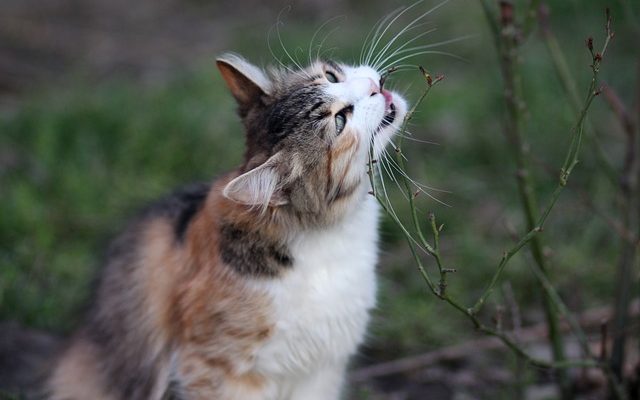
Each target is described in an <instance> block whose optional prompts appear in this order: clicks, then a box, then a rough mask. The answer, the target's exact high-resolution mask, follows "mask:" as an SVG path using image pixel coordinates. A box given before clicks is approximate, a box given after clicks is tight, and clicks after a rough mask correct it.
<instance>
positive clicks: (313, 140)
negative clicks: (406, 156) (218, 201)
mask: <svg viewBox="0 0 640 400" xmlns="http://www.w3.org/2000/svg"><path fill="white" fill-rule="evenodd" d="M217 64H218V68H219V69H220V71H221V73H222V76H223V78H224V80H225V82H226V83H227V85H228V87H229V89H230V91H231V93H232V94H233V96H234V97H235V99H236V101H237V103H238V110H239V114H240V117H241V118H242V121H243V124H244V126H245V129H246V135H247V139H246V142H247V150H246V155H245V163H244V165H243V166H242V168H241V171H240V175H239V176H237V177H236V178H234V179H233V180H232V181H230V182H229V183H228V184H227V185H226V187H225V188H224V191H223V194H224V196H226V197H227V198H229V199H231V200H233V201H235V202H237V203H241V204H246V205H249V206H255V207H257V208H261V209H263V210H264V209H267V208H271V209H275V210H277V211H282V212H285V213H291V214H294V215H297V216H298V217H299V218H310V219H312V220H322V219H325V220H326V219H327V218H329V219H330V218H332V217H336V216H338V215H339V214H340V213H341V212H343V211H344V210H345V209H347V208H348V206H349V205H353V204H355V203H357V201H359V200H362V198H364V196H366V193H367V192H368V191H369V190H371V189H370V183H369V178H368V176H367V169H368V162H369V155H370V149H371V148H373V153H374V154H373V157H374V158H376V157H378V156H379V155H380V152H381V151H382V150H383V149H384V147H385V145H386V144H387V143H388V142H389V140H390V138H391V136H392V135H393V134H394V132H396V131H397V130H398V129H399V128H400V126H401V124H402V122H403V119H404V117H405V115H406V111H407V105H406V102H405V100H404V99H403V98H402V97H400V96H399V95H398V94H397V93H393V92H389V91H387V90H386V89H381V88H380V74H379V72H378V71H375V70H374V69H373V68H371V67H368V66H366V65H363V66H348V65H343V64H338V63H336V62H333V61H316V62H314V63H312V64H311V65H309V66H308V67H306V68H295V69H294V68H291V69H290V68H288V67H286V68H285V67H282V68H278V69H271V70H268V71H263V70H262V69H260V68H258V67H256V66H254V65H252V64H250V63H248V62H247V61H246V60H244V59H243V58H241V57H239V56H237V55H233V54H225V55H223V56H221V57H220V58H218V60H217Z"/></svg>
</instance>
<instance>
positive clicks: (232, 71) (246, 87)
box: [216, 53, 271, 108]
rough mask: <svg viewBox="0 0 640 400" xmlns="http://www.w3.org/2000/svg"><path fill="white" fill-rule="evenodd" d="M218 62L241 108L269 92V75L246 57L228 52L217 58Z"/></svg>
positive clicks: (246, 106)
mask: <svg viewBox="0 0 640 400" xmlns="http://www.w3.org/2000/svg"><path fill="white" fill-rule="evenodd" d="M216 64H217V65H218V69H219V70H220V73H221V74H222V77H223V78H224V81H225V82H226V83H227V86H228V87H229V90H230V91H231V94H233V97H235V98H236V101H237V102H238V105H240V107H241V108H248V107H249V106H250V105H251V103H253V102H255V101H256V100H258V99H260V98H261V97H262V96H264V95H268V94H269V92H270V89H271V82H270V80H269V78H268V77H267V75H266V74H265V73H264V72H263V71H262V70H261V69H260V68H258V67H256V66H255V65H253V64H251V63H249V62H248V61H247V60H245V59H244V58H242V57H240V56H238V55H236V54H232V53H226V54H223V55H221V56H220V57H218V58H217V59H216Z"/></svg>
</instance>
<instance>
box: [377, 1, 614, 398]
mask: <svg viewBox="0 0 640 400" xmlns="http://www.w3.org/2000/svg"><path fill="white" fill-rule="evenodd" d="M482 4H483V7H484V9H485V12H486V13H487V16H489V17H490V16H491V11H490V8H489V7H488V5H487V3H486V1H485V0H482ZM501 6H502V13H501V22H502V25H503V28H502V30H501V31H500V34H501V35H503V36H504V37H501V38H498V39H497V40H496V41H497V43H498V44H501V43H503V42H504V43H503V45H501V47H500V52H501V59H502V61H503V62H502V65H503V74H504V75H505V82H506V84H507V90H505V100H506V103H507V106H508V110H509V115H510V119H509V124H508V128H507V131H506V132H507V134H508V137H509V138H510V141H511V143H512V145H513V148H514V150H515V153H516V160H517V165H518V172H519V173H518V181H519V188H520V194H521V198H522V201H523V205H524V210H525V215H526V216H527V220H528V224H529V232H528V233H527V234H525V235H524V236H523V237H522V238H521V239H520V240H519V241H518V242H517V243H516V244H515V245H514V246H513V247H512V248H511V249H510V250H508V251H507V252H505V253H504V255H503V257H502V259H501V260H500V263H499V264H498V268H497V270H496V272H495V274H494V276H493V277H492V279H491V282H490V283H489V285H488V286H487V288H486V289H485V290H484V291H483V293H482V294H481V296H480V297H479V299H478V301H477V302H476V303H475V304H474V306H473V307H471V308H467V307H464V306H463V305H462V304H461V303H460V302H459V301H457V300H456V299H455V298H453V297H451V296H450V294H449V293H448V292H447V291H446V287H447V280H446V278H447V274H448V273H450V272H452V271H453V270H451V269H449V268H445V266H444V263H443V260H442V257H441V256H440V252H439V235H440V228H438V225H437V223H436V219H435V215H433V214H432V213H431V214H429V226H430V227H431V231H432V234H433V245H432V244H431V243H430V242H429V241H428V240H427V239H426V236H425V235H424V234H423V232H422V225H421V223H420V221H419V219H418V215H417V211H416V207H415V204H414V197H415V196H414V193H413V188H412V187H411V184H410V183H409V181H408V180H407V179H406V177H404V176H402V175H403V174H401V176H400V177H399V178H398V179H399V180H400V181H401V182H402V183H403V185H404V190H405V195H406V196H405V197H406V198H407V200H408V202H409V207H410V209H411V213H412V223H413V230H414V231H415V234H416V235H417V238H414V236H413V235H412V233H411V232H410V231H409V230H408V229H407V228H406V227H405V226H404V225H403V224H402V222H401V221H400V220H399V219H398V217H397V215H396V214H395V213H394V212H392V211H391V205H390V203H389V199H388V198H386V196H383V195H382V193H381V191H380V190H379V188H378V185H377V184H376V179H375V176H374V172H373V171H374V169H373V157H372V156H371V157H370V161H369V178H370V181H371V185H372V188H373V192H372V194H373V195H374V196H375V197H376V199H377V200H378V202H379V203H380V205H381V206H382V208H383V209H384V210H385V211H386V212H387V214H389V216H390V217H391V218H392V219H393V221H394V222H396V223H397V224H398V226H399V227H400V228H401V232H402V233H403V235H404V236H405V239H406V240H407V243H408V244H409V248H410V250H411V253H412V255H413V257H414V260H415V262H416V265H417V267H418V270H419V271H420V273H421V275H422V276H423V278H424V280H425V282H426V283H427V286H428V287H429V289H430V290H431V292H432V293H433V294H434V295H436V296H438V297H439V298H440V299H441V300H443V301H445V302H447V303H448V304H450V305H451V306H452V307H453V308H454V309H456V310H458V311H459V312H460V313H462V314H464V315H465V316H466V317H467V318H468V319H469V320H470V321H471V322H472V323H473V325H474V327H475V328H476V329H477V330H478V331H479V332H482V333H485V334H487V335H490V336H493V337H495V338H497V339H499V340H500V341H501V342H502V343H503V344H504V345H506V346H507V347H508V348H509V349H510V350H511V351H512V352H513V353H514V354H516V355H518V356H519V357H520V358H522V359H523V360H525V361H526V362H527V363H529V364H530V365H533V366H537V367H540V368H551V369H554V370H558V371H560V370H564V369H566V368H571V367H575V366H582V367H585V366H591V367H598V368H600V369H602V370H603V371H604V372H605V373H607V375H608V376H609V377H610V380H612V381H613V382H614V383H616V382H615V378H611V374H610V370H609V369H608V366H607V365H602V364H601V363H600V361H599V360H598V359H596V358H595V357H594V356H593V354H591V351H590V350H589V349H588V345H587V342H586V336H585V335H584V332H583V331H582V329H581V327H580V325H579V324H578V323H577V322H576V321H575V319H574V318H573V317H572V316H571V315H570V314H569V312H568V310H567V308H566V306H564V303H563V302H562V300H561V299H560V297H559V295H558V294H557V292H556V291H555V288H554V287H553V285H551V284H550V282H549V280H548V277H547V276H546V273H545V272H544V271H545V270H544V267H545V259H544V256H543V253H542V246H541V244H540V242H539V241H538V240H537V234H538V233H539V232H540V231H541V230H542V228H543V227H544V224H545V222H546V221H547V218H548V217H549V215H550V213H551V210H552V209H553V207H554V205H555V203H556V201H557V200H558V198H559V196H560V193H561V192H562V190H563V189H564V187H565V186H566V185H567V182H568V179H569V177H570V175H571V172H572V171H573V169H574V168H575V166H576V165H577V163H578V155H579V152H580V147H581V144H582V138H583V132H584V124H585V119H586V115H587V111H588V110H589V108H590V106H591V103H592V102H593V100H594V98H595V97H596V96H597V95H598V94H600V90H599V88H598V73H599V71H600V64H601V62H602V59H603V56H604V54H605V53H606V50H607V47H608V44H609V41H610V39H611V37H612V36H613V34H612V32H611V31H610V20H608V21H609V22H608V23H607V38H606V40H605V43H604V45H603V47H602V50H601V51H600V52H598V53H593V52H592V61H593V62H592V64H591V69H592V80H591V83H590V85H589V89H588V92H587V95H586V97H585V100H584V103H583V105H582V108H581V110H580V113H579V116H578V120H577V122H576V124H575V126H574V128H573V130H572V139H571V144H570V146H569V148H568V151H567V154H566V157H565V161H564V163H563V165H562V168H561V169H560V174H559V177H558V184H557V187H556V189H555V191H554V192H553V194H552V195H551V198H550V199H549V200H548V202H547V205H546V207H545V208H543V210H542V212H541V214H540V216H539V217H536V214H537V207H536V206H535V201H534V198H533V193H532V187H531V184H530V183H529V182H528V166H527V157H526V155H527V154H526V153H527V151H528V149H527V148H526V147H525V146H523V145H522V139H521V136H520V135H521V131H522V129H521V127H520V125H521V124H522V117H521V113H522V110H521V107H522V102H521V101H520V95H519V79H518V78H517V76H516V69H515V61H514V54H513V50H514V46H515V45H516V41H517V38H516V37H515V36H514V35H515V33H514V30H513V29H510V26H509V25H510V24H512V23H513V21H512V18H513V13H512V11H513V10H512V8H511V5H510V3H509V2H506V1H502V2H501ZM491 26H492V27H493V24H491ZM496 26H497V24H496ZM492 29H493V28H492ZM589 50H590V51H593V49H592V48H589ZM420 71H421V73H422V75H423V77H424V78H425V81H426V85H425V89H424V91H423V94H422V96H421V97H420V99H419V100H418V102H417V103H416V104H415V105H414V106H413V108H412V109H411V110H410V111H409V113H408V114H407V116H406V117H405V121H404V124H403V126H402V128H401V131H404V129H405V127H406V123H407V122H408V121H409V120H410V119H411V117H412V115H413V113H414V112H415V110H416V109H417V107H418V106H419V105H420V104H421V103H422V101H423V100H424V99H425V98H426V96H427V94H428V93H429V91H430V90H431V89H432V87H433V86H434V85H435V83H437V82H440V81H441V78H439V79H436V80H433V79H432V78H431V75H430V74H428V73H427V72H426V71H425V70H424V69H423V68H420ZM401 145H402V142H401V141H400V142H399V144H398V146H397V148H396V157H397V162H398V165H399V166H400V168H402V169H403V170H406V166H405V159H404V156H403V154H402V149H401ZM371 154H372V153H371ZM530 243H531V244H532V254H533V256H534V259H535V260H536V271H537V272H538V273H537V276H538V282H539V283H540V285H541V287H542V289H543V292H544V293H543V299H544V300H545V303H544V304H545V310H547V312H546V315H547V326H548V327H550V336H551V338H552V348H553V349H554V361H553V362H549V361H546V360H541V359H537V358H534V357H532V356H530V355H529V354H528V353H527V352H526V351H525V350H524V349H523V348H522V347H521V346H520V345H519V344H518V342H517V341H516V340H514V339H513V338H512V337H511V335H510V334H508V333H505V332H503V331H502V330H501V329H493V328H490V327H488V326H487V325H485V324H483V323H482V321H481V320H480V319H479V318H478V312H479V311H480V309H481V308H482V305H483V304H484V303H485V301H486V300H487V299H488V297H489V296H490V294H491V293H492V292H493V289H494V287H495V285H496V284H497V282H498V281H499V280H500V278H501V275H502V273H503V271H504V269H505V267H506V265H507V263H508V261H509V260H510V259H511V258H512V257H513V255H515V254H516V253H517V252H518V251H519V250H520V249H521V248H522V247H524V246H525V245H527V244H530ZM536 243H537V244H536ZM418 248H421V249H423V250H424V251H426V252H427V253H428V254H429V255H431V256H432V257H433V258H434V259H435V261H436V265H437V268H438V273H439V276H440V280H439V281H438V283H436V282H435V281H434V280H433V279H432V278H431V277H430V275H429V273H428V271H427V270H426V268H425V267H424V265H423V264H422V261H421V258H420V256H419V255H418V252H417V249H418ZM556 309H558V310H560V312H561V314H563V315H564V316H565V317H566V318H567V320H568V321H569V323H570V326H571V327H572V329H573V330H574V333H576V335H577V337H578V339H579V341H580V343H581V345H582V347H583V350H584V354H585V355H586V356H587V359H583V360H565V359H564V356H563V352H562V338H561V336H560V334H559V330H558V329H559V326H558V320H557V315H556V314H555V310H556ZM567 382H568V381H567ZM567 382H564V385H565V386H563V389H564V390H563V394H565V393H568V394H569V395H570V392H569V391H568V389H567V386H566V384H567ZM614 387H616V388H619V386H618V385H617V384H616V385H614ZM616 395H617V397H618V398H621V399H624V393H619V391H616Z"/></svg>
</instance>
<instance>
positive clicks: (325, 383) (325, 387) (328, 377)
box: [289, 360, 347, 400]
mask: <svg viewBox="0 0 640 400" xmlns="http://www.w3.org/2000/svg"><path fill="white" fill-rule="evenodd" d="M346 365H347V360H344V361H341V362H338V363H336V364H333V365H326V366H323V367H322V368H320V369H317V370H315V371H313V372H311V373H310V374H309V375H307V376H306V377H305V378H304V379H303V380H301V381H299V382H297V383H296V384H295V385H294V387H293V391H292V393H291V397H290V398H289V400H338V399H339V398H340V393H342V387H343V384H344V378H345V371H346Z"/></svg>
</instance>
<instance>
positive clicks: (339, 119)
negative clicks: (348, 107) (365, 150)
mask: <svg viewBox="0 0 640 400" xmlns="http://www.w3.org/2000/svg"><path fill="white" fill-rule="evenodd" d="M346 124H347V114H346V113H345V111H344V110H343V111H340V112H339V113H337V114H336V134H337V135H339V134H341V133H342V131H343V130H344V126H345V125H346Z"/></svg>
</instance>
